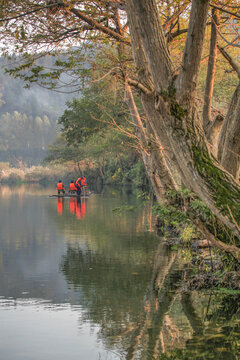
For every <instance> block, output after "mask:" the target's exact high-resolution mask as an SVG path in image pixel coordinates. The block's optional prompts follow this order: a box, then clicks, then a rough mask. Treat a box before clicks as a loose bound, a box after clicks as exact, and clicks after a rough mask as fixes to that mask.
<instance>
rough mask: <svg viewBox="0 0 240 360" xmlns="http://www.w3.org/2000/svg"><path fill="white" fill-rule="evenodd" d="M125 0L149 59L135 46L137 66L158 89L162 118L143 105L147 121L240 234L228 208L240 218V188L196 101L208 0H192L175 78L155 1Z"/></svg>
mask: <svg viewBox="0 0 240 360" xmlns="http://www.w3.org/2000/svg"><path fill="white" fill-rule="evenodd" d="M127 5H128V15H129V23H130V22H131V17H135V18H136V19H137V20H138V28H136V31H138V33H139V39H140V41H138V43H136V41H137V40H136V37H135V36H134V34H133V31H132V29H131V26H130V33H131V37H132V43H133V44H134V48H135V49H140V48H141V46H142V45H141V42H142V44H143V48H144V54H145V58H146V62H144V61H141V66H139V64H140V60H139V58H137V56H139V54H138V53H137V52H136V51H135V56H134V58H135V64H136V67H137V68H138V69H139V71H140V69H141V72H144V71H145V72H146V73H147V72H148V71H150V74H151V78H152V81H153V87H154V89H155V92H156V97H155V110H157V112H158V117H157V119H156V118H153V116H152V114H151V112H150V111H147V109H146V108H145V111H146V116H147V120H148V121H149V123H150V125H151V127H152V129H153V132H154V134H155V135H156V137H157V138H158V139H159V141H160V143H161V142H162V141H166V139H167V141H168V144H169V147H170V150H171V151H172V152H173V153H174V155H175V165H176V167H177V169H178V172H179V174H180V176H181V179H182V181H183V183H184V184H185V186H186V187H188V188H189V189H191V190H192V191H193V192H194V193H195V194H196V195H197V196H198V197H199V198H200V199H201V200H202V201H203V202H204V203H205V205H206V206H207V207H208V208H209V209H210V210H211V211H212V213H213V214H214V215H215V216H216V217H217V218H218V220H219V221H220V222H221V223H222V224H224V225H225V226H227V227H228V228H229V229H231V231H232V233H233V234H234V235H235V236H236V237H238V238H239V239H240V233H239V230H238V229H237V227H236V225H235V223H234V222H233V221H232V219H231V217H230V215H229V211H228V208H227V206H229V208H231V209H232V214H233V216H234V217H237V218H239V215H240V214H239V206H240V191H239V190H240V189H239V187H238V185H237V184H236V183H235V182H234V180H233V179H232V177H231V176H230V175H229V174H228V173H227V172H224V171H223V170H222V168H220V167H219V165H218V164H217V162H216V161H215V159H213V158H212V157H211V155H210V154H209V151H208V146H207V142H206V138H205V135H204V131H203V126H202V120H201V119H200V117H199V112H198V108H197V105H196V104H195V100H194V96H195V91H196V86H197V79H198V74H199V67H200V60H201V53H202V46H203V39H204V32H205V26H206V20H207V14H208V6H209V1H208V0H204V1H198V0H193V2H192V9H191V14H190V23H189V29H188V35H187V40H186V44H185V50H184V55H183V61H182V68H181V70H180V72H179V74H178V76H177V79H176V80H175V81H174V79H173V78H172V76H173V73H174V68H173V65H172V62H171V59H170V57H169V54H168V51H167V47H166V43H165V39H164V35H163V31H162V27H161V24H160V20H159V17H158V10H157V6H156V3H155V1H154V0H127ZM134 42H135V43H134ZM137 60H138V61H139V62H138V63H137ZM162 129H164V130H163V131H162ZM219 183H221V187H220V186H219ZM226 193H228V196H226ZM233 199H234V201H233ZM235 204H236V205H235ZM226 241H228V240H226Z"/></svg>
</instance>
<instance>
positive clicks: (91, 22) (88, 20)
mask: <svg viewBox="0 0 240 360" xmlns="http://www.w3.org/2000/svg"><path fill="white" fill-rule="evenodd" d="M70 11H71V12H72V13H73V14H74V15H76V16H77V17H78V18H79V19H81V20H83V21H85V22H86V23H87V24H89V25H90V26H92V27H93V28H94V29H96V30H99V31H101V32H102V33H104V34H106V35H109V36H111V37H112V38H114V39H116V40H118V41H122V42H124V43H125V44H127V45H130V40H129V39H127V38H125V37H124V36H122V35H120V34H118V33H117V32H116V31H114V30H112V29H110V28H109V27H106V26H103V25H101V24H100V23H98V22H97V21H95V20H93V18H91V17H89V16H87V15H85V14H84V13H83V12H82V11H80V10H78V9H75V8H72V9H71V10H70Z"/></svg>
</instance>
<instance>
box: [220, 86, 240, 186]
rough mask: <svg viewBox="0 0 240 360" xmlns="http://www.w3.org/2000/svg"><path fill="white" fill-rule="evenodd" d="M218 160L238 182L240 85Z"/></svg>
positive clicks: (225, 123) (221, 139) (222, 134)
mask: <svg viewBox="0 0 240 360" xmlns="http://www.w3.org/2000/svg"><path fill="white" fill-rule="evenodd" d="M218 158H219V161H220V162H221V164H222V166H223V167H224V168H225V169H226V170H227V171H229V172H230V173H231V174H232V175H233V176H234V177H235V179H236V180H237V181H239V176H240V83H239V84H238V87H237V88H236V90H235V93H234V95H233V98H232V101H231V104H230V107H229V109H228V112H227V115H226V118H225V120H224V124H223V127H222V131H221V134H220V137H219V145H218Z"/></svg>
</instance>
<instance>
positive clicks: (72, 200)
mask: <svg viewBox="0 0 240 360" xmlns="http://www.w3.org/2000/svg"><path fill="white" fill-rule="evenodd" d="M75 205H76V199H75V198H74V197H71V198H70V199H69V211H70V213H71V214H75Z"/></svg>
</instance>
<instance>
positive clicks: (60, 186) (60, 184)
mask: <svg viewBox="0 0 240 360" xmlns="http://www.w3.org/2000/svg"><path fill="white" fill-rule="evenodd" d="M63 189H64V186H63V183H62V182H59V183H57V190H63Z"/></svg>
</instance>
